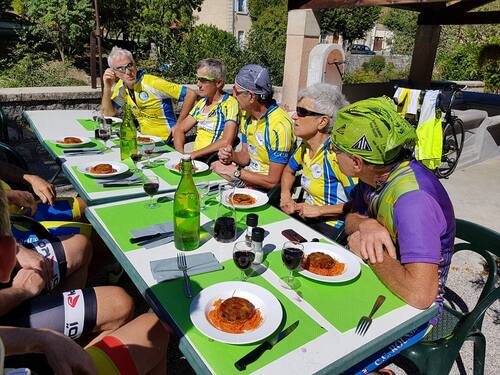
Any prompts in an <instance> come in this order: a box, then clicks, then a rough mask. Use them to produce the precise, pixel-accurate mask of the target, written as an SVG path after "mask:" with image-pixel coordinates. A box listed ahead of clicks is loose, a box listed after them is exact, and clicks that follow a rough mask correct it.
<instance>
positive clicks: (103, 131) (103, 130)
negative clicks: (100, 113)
mask: <svg viewBox="0 0 500 375" xmlns="http://www.w3.org/2000/svg"><path fill="white" fill-rule="evenodd" d="M111 130H112V129H111V124H108V123H106V122H102V123H101V126H100V127H99V129H98V130H97V134H98V135H99V138H100V139H102V140H103V141H104V147H105V149H104V151H107V150H110V149H111V147H109V146H108V141H109V139H110V138H111Z"/></svg>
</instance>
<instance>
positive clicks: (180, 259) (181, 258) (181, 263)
mask: <svg viewBox="0 0 500 375" xmlns="http://www.w3.org/2000/svg"><path fill="white" fill-rule="evenodd" d="M177 268H178V269H179V271H182V273H183V274H184V293H185V294H186V297H187V298H191V297H192V295H191V284H190V283H189V276H188V274H187V262H186V255H184V254H180V253H179V254H177Z"/></svg>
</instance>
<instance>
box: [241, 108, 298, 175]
mask: <svg viewBox="0 0 500 375" xmlns="http://www.w3.org/2000/svg"><path fill="white" fill-rule="evenodd" d="M241 139H242V142H243V143H246V144H247V146H248V153H249V156H250V165H249V166H248V169H249V170H250V171H252V172H255V173H260V174H268V173H269V166H270V164H271V162H272V163H279V164H286V163H288V160H289V159H290V155H291V154H292V152H293V148H294V147H295V134H294V133H293V121H292V118H291V117H290V115H288V113H286V111H285V110H283V109H282V108H280V107H279V106H278V105H277V104H276V103H274V104H272V105H271V106H270V107H269V108H268V110H267V112H266V113H265V114H264V115H263V116H262V117H261V118H260V119H258V120H255V119H254V118H253V117H252V116H250V115H248V116H247V117H246V118H244V119H243V120H242V121H241Z"/></svg>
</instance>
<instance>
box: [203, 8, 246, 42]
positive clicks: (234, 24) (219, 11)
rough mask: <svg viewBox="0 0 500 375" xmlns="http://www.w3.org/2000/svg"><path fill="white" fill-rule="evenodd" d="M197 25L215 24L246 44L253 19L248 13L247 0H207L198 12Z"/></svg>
mask: <svg viewBox="0 0 500 375" xmlns="http://www.w3.org/2000/svg"><path fill="white" fill-rule="evenodd" d="M195 15H196V16H197V17H198V19H197V21H196V24H197V25H213V26H216V27H217V28H219V29H221V30H224V31H227V32H228V33H231V34H233V35H234V37H235V38H236V39H237V40H238V43H239V44H240V45H244V44H245V40H246V38H247V35H248V32H249V31H250V26H251V25H252V21H251V20H250V16H249V15H248V6H247V0H205V1H204V2H203V4H201V11H200V12H196V13H195Z"/></svg>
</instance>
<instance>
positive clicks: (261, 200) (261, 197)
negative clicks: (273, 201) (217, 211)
mask: <svg viewBox="0 0 500 375" xmlns="http://www.w3.org/2000/svg"><path fill="white" fill-rule="evenodd" d="M234 193H235V194H248V195H250V196H252V197H253V198H255V203H253V204H249V205H240V204H236V203H234V202H233V205H234V207H235V208H238V209H248V208H255V207H260V206H263V205H265V204H266V203H267V202H269V197H268V196H267V194H265V193H263V192H261V191H258V190H253V189H246V188H236V189H234ZM229 194H230V193H229V192H227V194H225V195H224V196H223V197H222V204H223V205H224V206H229V202H230V201H229ZM217 200H219V196H217Z"/></svg>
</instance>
